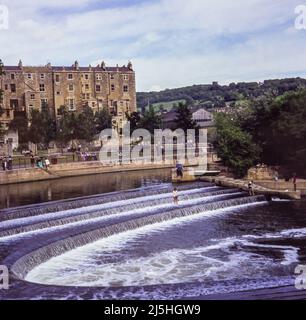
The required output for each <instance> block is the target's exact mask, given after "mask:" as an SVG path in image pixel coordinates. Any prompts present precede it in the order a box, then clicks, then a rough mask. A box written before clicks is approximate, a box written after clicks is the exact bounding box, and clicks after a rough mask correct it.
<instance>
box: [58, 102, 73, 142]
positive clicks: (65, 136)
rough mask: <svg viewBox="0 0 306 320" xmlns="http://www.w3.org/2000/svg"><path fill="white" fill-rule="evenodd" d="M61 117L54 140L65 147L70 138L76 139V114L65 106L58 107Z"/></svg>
mask: <svg viewBox="0 0 306 320" xmlns="http://www.w3.org/2000/svg"><path fill="white" fill-rule="evenodd" d="M59 114H60V115H61V118H60V119H59V121H58V125H57V133H56V140H57V141H58V142H59V143H60V144H61V146H62V148H63V147H65V146H66V145H67V144H68V142H70V141H71V140H74V139H77V137H78V135H77V130H78V124H77V115H76V113H75V112H69V111H68V110H67V108H66V107H65V106H62V107H61V108H60V109H59Z"/></svg>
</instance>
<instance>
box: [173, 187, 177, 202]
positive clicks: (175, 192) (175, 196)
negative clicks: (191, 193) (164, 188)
mask: <svg viewBox="0 0 306 320" xmlns="http://www.w3.org/2000/svg"><path fill="white" fill-rule="evenodd" d="M173 202H174V204H178V194H177V188H174V189H173Z"/></svg>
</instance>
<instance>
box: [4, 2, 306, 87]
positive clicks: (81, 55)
mask: <svg viewBox="0 0 306 320" xmlns="http://www.w3.org/2000/svg"><path fill="white" fill-rule="evenodd" d="M0 1H1V0H0ZM5 2H7V3H8V6H9V8H10V29H9V30H7V31H0V43H1V58H2V59H3V60H4V63H6V64H13V63H14V64H15V63H16V62H17V61H18V59H19V58H22V59H23V61H24V63H26V64H32V65H33V64H43V63H46V62H47V61H51V62H52V63H54V64H59V65H61V64H72V62H73V61H74V60H75V59H79V60H80V63H81V64H89V63H91V62H92V61H96V60H101V59H103V60H106V61H107V62H108V64H117V63H119V64H126V63H127V60H128V59H132V60H133V62H134V66H135V69H136V71H137V85H138V89H139V90H149V89H152V88H153V89H154V88H155V89H157V88H158V89H159V88H166V87H176V86H184V85H189V84H193V83H204V82H210V81H213V80H218V81H220V82H222V81H231V80H249V79H250V80H251V79H259V78H260V79H262V78H266V77H268V76H273V75H286V74H288V73H294V72H296V74H297V75H300V74H301V72H303V70H304V67H303V66H304V65H306V58H304V56H303V51H304V52H305V49H306V41H305V38H306V37H305V36H306V32H303V31H301V32H297V31H296V30H295V29H293V25H294V18H295V16H294V7H295V5H297V4H299V2H298V1H296V0H274V1H272V0H270V1H266V0H248V1H245V0H236V1H231V2H230V1H228V0H215V1H206V0H203V1H199V0H189V1H183V0H160V1H156V2H153V3H152V2H149V3H143V4H141V5H137V6H129V7H124V8H112V9H95V10H92V11H90V10H88V6H90V5H91V3H93V2H95V1H93V0H61V1H51V0H47V1H38V0H29V1H26V2H22V3H21V2H20V1H17V0H10V1H9V2H8V1H7V0H6V1H5V0H2V3H4V4H5ZM102 3H103V1H102ZM48 8H52V9H53V10H55V11H52V12H53V14H52V15H46V12H47V10H48ZM71 8H78V9H80V8H81V9H82V8H83V9H84V10H83V11H82V10H80V11H81V12H79V13H73V12H71V10H70V9H71ZM42 10H43V11H42ZM56 10H59V11H58V12H59V13H60V15H56V14H55V13H56ZM62 10H65V11H62ZM54 12H55V13H54ZM64 12H66V13H64ZM69 12H70V13H69ZM291 20H292V27H288V25H286V23H288V21H289V22H290V21H291Z"/></svg>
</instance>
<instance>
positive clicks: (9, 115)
mask: <svg viewBox="0 0 306 320" xmlns="http://www.w3.org/2000/svg"><path fill="white" fill-rule="evenodd" d="M6 117H7V118H10V117H11V114H10V110H6Z"/></svg>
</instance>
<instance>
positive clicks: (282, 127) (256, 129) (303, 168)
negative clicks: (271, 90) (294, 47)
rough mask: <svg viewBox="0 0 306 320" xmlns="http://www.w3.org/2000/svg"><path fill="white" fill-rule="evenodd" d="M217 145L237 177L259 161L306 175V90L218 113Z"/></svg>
mask: <svg viewBox="0 0 306 320" xmlns="http://www.w3.org/2000/svg"><path fill="white" fill-rule="evenodd" d="M216 126H217V134H216V137H215V147H216V150H217V152H218V154H219V156H220V158H221V159H222V160H223V162H224V164H225V165H227V166H228V167H229V168H230V169H231V170H232V172H233V173H234V174H235V176H236V177H242V176H243V175H245V174H246V172H247V169H249V168H250V167H251V166H252V165H255V164H257V163H264V164H267V165H270V166H279V167H280V169H281V172H282V173H283V175H284V176H285V177H286V176H287V177H290V176H292V175H293V173H297V174H298V175H299V176H302V177H306V162H305V159H306V90H305V89H304V90H300V91H298V92H289V93H288V92H287V93H285V94H284V95H282V96H279V97H276V98H260V99H255V100H254V101H252V103H251V106H250V107H249V108H245V109H244V110H243V112H237V114H236V115H233V114H232V115H226V114H218V115H217V116H216Z"/></svg>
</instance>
